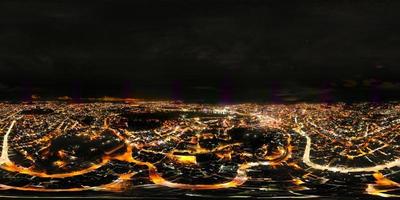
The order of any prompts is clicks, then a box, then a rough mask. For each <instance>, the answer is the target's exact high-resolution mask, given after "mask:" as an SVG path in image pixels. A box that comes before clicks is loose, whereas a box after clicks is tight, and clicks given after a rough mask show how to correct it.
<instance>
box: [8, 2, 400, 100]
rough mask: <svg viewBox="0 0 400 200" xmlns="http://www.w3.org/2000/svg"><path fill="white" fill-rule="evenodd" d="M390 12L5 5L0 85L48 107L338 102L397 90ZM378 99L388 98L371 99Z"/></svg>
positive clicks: (326, 5) (398, 48) (216, 5)
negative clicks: (328, 92)
mask: <svg viewBox="0 0 400 200" xmlns="http://www.w3.org/2000/svg"><path fill="white" fill-rule="evenodd" d="M398 6H400V2H398V1H394V0H393V1H390V0H386V1H373V0H367V1H307V2H281V1H259V0H247V1H244V0H233V1H232V0H231V1H228V0H217V1H200V0H186V1H182V0H150V1H149V0H146V1H145V0H139V1H128V0H117V1H109V0H98V1H94V2H82V1H22V0H3V1H1V2H0V26H1V27H2V28H1V29H0V74H1V75H3V77H2V82H3V83H5V84H7V85H9V86H11V87H21V88H28V89H26V92H25V93H29V91H43V92H47V93H49V94H53V95H71V94H72V95H77V96H79V95H83V96H85V95H86V96H93V95H94V96H96V95H101V96H103V95H144V96H146V95H149V96H154V97H158V96H160V97H171V96H174V94H176V93H177V92H176V90H181V91H180V92H179V93H181V94H182V95H181V96H183V97H184V96H193V97H194V98H202V97H203V98H208V97H207V96H212V97H215V98H219V97H218V96H221V94H220V93H223V94H225V93H226V91H229V93H233V94H232V95H231V96H232V98H236V97H238V98H247V97H249V98H252V96H253V97H254V98H260V97H261V98H262V99H265V98H273V97H266V96H268V95H264V92H263V91H265V90H267V91H272V90H274V88H281V89H282V91H297V90H296V88H297V87H300V88H308V89H307V91H311V90H313V91H314V90H319V88H321V85H324V84H325V85H327V86H324V87H329V88H330V89H332V90H335V91H342V90H344V92H345V93H346V92H347V90H348V88H349V87H342V86H343V84H342V82H343V81H344V82H346V81H347V83H349V81H350V82H351V81H352V80H355V81H356V82H362V81H363V80H369V79H376V80H379V81H381V82H387V83H393V82H395V81H396V80H397V79H398V75H400V67H398V66H397V65H398V64H399V59H400V58H399V57H398V55H397V54H398V53H397V52H400V39H399V37H398V35H400V28H399V26H397V19H399V17H400V13H399V12H398V11H397V7H398ZM329 82H335V83H337V85H338V86H334V85H330V84H326V83H329ZM360 85H362V84H360ZM196 88H197V89H196ZM204 88H215V90H214V89H213V90H205V89H204ZM353 88H354V87H353ZM362 88H363V89H362V90H360V91H363V90H364V89H365V88H366V87H365V86H363V87H362ZM386 88H391V90H392V89H393V88H396V87H394V86H393V85H390V84H386V85H384V86H382V87H379V88H378V89H380V90H385V89H386ZM365 90H368V88H367V89H365ZM205 91H208V92H205ZM224 91H225V92H224ZM258 91H261V92H258ZM305 93H310V92H304V94H305ZM338 93H340V92H338ZM362 93H363V92H362ZM248 94H252V95H250V96H249V95H248ZM204 95H205V96H206V97H204ZM3 96H4V95H3ZM272 96H273V95H272ZM294 96H302V95H300V94H298V92H295V94H294Z"/></svg>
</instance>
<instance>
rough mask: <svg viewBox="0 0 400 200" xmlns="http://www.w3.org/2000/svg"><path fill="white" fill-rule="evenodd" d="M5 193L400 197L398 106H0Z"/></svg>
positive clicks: (163, 103)
mask: <svg viewBox="0 0 400 200" xmlns="http://www.w3.org/2000/svg"><path fill="white" fill-rule="evenodd" d="M0 116H1V118H0V135H1V136H2V138H0V139H1V140H0V143H1V149H0V150H1V157H0V168H1V170H0V190H1V191H0V195H2V196H15V195H24V194H32V193H35V194H36V195H38V196H46V195H49V194H54V193H56V194H62V195H78V194H79V195H81V194H87V195H97V194H101V195H103V196H104V195H110V196H120V197H124V196H129V197H130V196H152V197H179V196H181V195H182V196H206V197H218V196H223V197H309V198H311V197H321V196H341V195H346V196H349V195H354V196H361V197H377V196H380V197H400V193H399V189H400V182H399V181H400V175H399V173H398V172H400V168H399V167H400V146H399V145H400V144H399V143H400V138H399V137H400V133H399V128H400V104H397V103H381V104H373V103H357V104H344V103H336V104H306V103H299V104H291V105H283V104H282V105H280V104H235V105H207V104H186V103H182V102H170V101H155V102H150V101H139V100H131V101H126V102H86V103H82V102H81V103H76V102H75V103H71V102H68V101H37V102H29V103H10V102H4V103H0Z"/></svg>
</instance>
